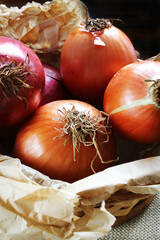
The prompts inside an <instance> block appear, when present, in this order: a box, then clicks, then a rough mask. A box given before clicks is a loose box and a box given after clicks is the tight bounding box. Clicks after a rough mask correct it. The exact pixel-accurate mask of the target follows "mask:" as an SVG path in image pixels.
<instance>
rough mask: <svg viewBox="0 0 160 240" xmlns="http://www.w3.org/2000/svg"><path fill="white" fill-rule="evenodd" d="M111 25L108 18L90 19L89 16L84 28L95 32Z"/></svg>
mask: <svg viewBox="0 0 160 240" xmlns="http://www.w3.org/2000/svg"><path fill="white" fill-rule="evenodd" d="M111 26H112V23H111V22H110V21H109V20H108V19H100V18H96V19H91V18H89V19H88V20H87V21H86V26H85V27H86V29H87V30H88V31H89V32H97V31H102V30H103V29H105V28H110V27H111Z"/></svg>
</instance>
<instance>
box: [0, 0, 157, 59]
mask: <svg viewBox="0 0 160 240" xmlns="http://www.w3.org/2000/svg"><path fill="white" fill-rule="evenodd" d="M28 1H30V2H32V0H4V1H3V0H2V1H0V3H5V4H6V5H8V6H17V5H18V6H19V7H21V6H23V5H24V4H26V3H27V2H28ZM34 1H35V2H39V3H44V2H46V0H34ZM62 1H63V0H62ZM83 2H84V3H85V4H86V6H87V7H88V10H89V14H90V16H91V17H92V18H97V17H98V18H107V19H110V18H114V19H121V20H122V21H123V22H124V24H122V23H121V22H120V21H114V25H115V26H116V27H118V28H120V29H121V30H122V31H124V32H125V33H126V34H127V36H128V37H129V38H130V40H131V41H132V43H133V45H134V47H135V49H136V50H137V51H138V52H139V53H140V58H141V59H146V58H150V57H152V56H155V55H157V54H158V53H160V0H92V1H89V0H83Z"/></svg>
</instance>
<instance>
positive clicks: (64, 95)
mask: <svg viewBox="0 0 160 240" xmlns="http://www.w3.org/2000/svg"><path fill="white" fill-rule="evenodd" d="M42 64H43V68H44V72H45V78H46V82H45V89H44V94H43V97H42V100H41V103H40V105H39V106H42V105H44V104H46V103H49V102H52V101H56V100H64V99H71V98H73V97H72V95H71V93H70V92H69V91H68V89H67V88H66V87H65V85H64V83H63V80H62V78H61V75H60V72H59V71H58V69H56V68H55V67H54V66H52V65H50V64H48V63H44V62H43V63H42Z"/></svg>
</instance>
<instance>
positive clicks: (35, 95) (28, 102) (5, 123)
mask: <svg viewBox="0 0 160 240" xmlns="http://www.w3.org/2000/svg"><path fill="white" fill-rule="evenodd" d="M25 61H26V62H28V71H29V73H30V74H29V75H27V77H26V78H27V82H26V83H27V84H28V85H29V86H31V87H30V88H25V87H21V88H20V90H19V92H18V93H17V95H16V96H13V95H10V94H8V93H6V92H5V93H6V96H4V94H3V93H2V92H0V103H1V107H0V129H2V130H3V129H4V128H6V129H7V128H10V127H14V126H17V125H18V124H21V123H22V122H23V121H24V120H25V119H26V118H27V117H28V116H29V115H30V114H31V113H33V112H34V111H35V110H36V108H37V107H38V105H39V104H40V101H41V98H42V94H43V90H44V86H45V75H44V69H43V66H42V63H41V61H40V59H39V58H38V56H37V55H36V54H35V52H34V51H33V50H32V49H30V48H29V47H28V46H26V45H25V44H23V43H21V42H20V41H18V40H15V39H11V38H8V37H2V36H1V37H0V67H1V66H2V65H3V64H9V63H11V62H13V63H15V64H17V65H18V64H23V63H24V62H25ZM17 96H20V98H22V100H21V99H19V98H18V97H17Z"/></svg>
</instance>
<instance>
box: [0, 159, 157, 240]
mask: <svg viewBox="0 0 160 240" xmlns="http://www.w3.org/2000/svg"><path fill="white" fill-rule="evenodd" d="M120 191H122V193H124V194H121V198H120V200H119V204H120V203H121V204H122V205H123V202H125V200H126V198H125V191H126V192H127V193H128V192H129V193H131V194H132V195H135V196H136V197H135V199H136V198H137V199H143V198H145V197H148V196H150V195H155V194H156V193H159V192H160V156H157V157H151V158H146V159H142V160H137V161H133V162H129V163H124V164H121V165H117V166H114V167H110V168H108V169H106V170H104V171H102V172H100V173H96V174H94V175H92V176H89V177H87V178H84V179H82V180H79V181H77V182H75V183H72V184H69V183H67V182H62V181H59V180H52V179H49V178H48V177H47V176H45V175H43V174H41V173H40V172H38V171H36V170H34V169H32V168H29V167H27V166H25V165H23V164H22V163H21V162H20V160H19V159H17V158H11V157H9V156H4V155H0V239H3V240H26V239H32V240H51V239H52V240H53V239H55V240H62V239H70V240H82V239H83V240H89V239H90V240H94V239H95V240H96V239H97V238H98V237H100V236H102V235H105V234H107V233H108V232H109V231H110V230H111V227H112V225H113V224H114V222H115V220H116V217H115V216H114V215H113V214H112V213H111V212H110V211H109V210H108V209H107V207H108V203H110V201H108V200H110V199H111V198H115V197H116V194H117V193H119V192H120ZM123 195H124V196H123ZM130 200H132V199H130ZM127 201H128V199H127ZM132 202H133V201H132ZM121 204H120V205H121Z"/></svg>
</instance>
